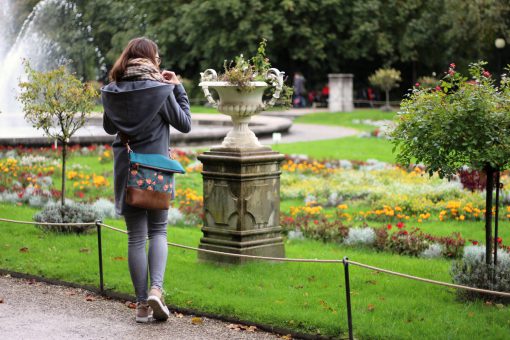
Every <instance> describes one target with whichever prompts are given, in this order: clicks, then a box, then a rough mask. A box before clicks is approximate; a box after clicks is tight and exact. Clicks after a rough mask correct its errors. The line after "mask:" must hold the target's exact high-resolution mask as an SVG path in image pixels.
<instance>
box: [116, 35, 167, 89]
mask: <svg viewBox="0 0 510 340" xmlns="http://www.w3.org/2000/svg"><path fill="white" fill-rule="evenodd" d="M157 54H158V45H156V43H155V42H154V41H152V40H150V39H147V38H145V37H141V38H135V39H132V40H131V41H130V42H129V43H128V44H127V46H126V48H125V49H124V51H122V53H121V55H120V57H119V58H118V59H117V60H116V61H115V64H113V67H112V69H111V71H110V74H109V78H110V81H120V80H121V79H122V76H123V74H124V72H125V71H126V67H127V64H128V61H129V59H134V58H145V59H149V60H150V61H152V62H153V63H154V65H156V66H157V65H158V63H157V61H156V55H157Z"/></svg>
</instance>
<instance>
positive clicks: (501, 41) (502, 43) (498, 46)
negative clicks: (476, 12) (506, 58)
mask: <svg viewBox="0 0 510 340" xmlns="http://www.w3.org/2000/svg"><path fill="white" fill-rule="evenodd" d="M494 46H496V49H497V50H498V72H499V79H500V80H501V75H502V74H503V70H502V67H501V55H502V54H503V49H504V48H505V46H506V41H505V39H503V38H496V40H494Z"/></svg>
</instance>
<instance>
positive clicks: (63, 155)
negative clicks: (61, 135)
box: [61, 141, 67, 206]
mask: <svg viewBox="0 0 510 340" xmlns="http://www.w3.org/2000/svg"><path fill="white" fill-rule="evenodd" d="M66 157H67V143H66V141H64V142H63V143H62V196H61V202H62V206H64V205H65V203H66V198H65V196H66V195H65V192H66Z"/></svg>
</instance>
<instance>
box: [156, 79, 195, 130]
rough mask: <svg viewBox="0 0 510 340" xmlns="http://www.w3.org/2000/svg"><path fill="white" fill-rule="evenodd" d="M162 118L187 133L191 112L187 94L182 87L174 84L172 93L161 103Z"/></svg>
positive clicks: (189, 126)
mask: <svg viewBox="0 0 510 340" xmlns="http://www.w3.org/2000/svg"><path fill="white" fill-rule="evenodd" d="M161 114H162V116H163V119H164V120H165V121H166V122H167V123H168V124H170V125H172V126H173V127H174V128H176V129H177V130H179V131H181V132H184V133H187V132H189V131H190V130H191V113H190V108H189V100H188V95H187V94H186V90H184V87H183V86H182V85H181V84H179V85H175V87H174V89H173V91H172V93H171V94H170V95H169V96H168V98H167V100H166V101H165V103H164V104H163V107H162V110H161Z"/></svg>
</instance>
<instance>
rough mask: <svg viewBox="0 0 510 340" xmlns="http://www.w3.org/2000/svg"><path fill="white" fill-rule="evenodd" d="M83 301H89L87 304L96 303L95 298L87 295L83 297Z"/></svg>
mask: <svg viewBox="0 0 510 340" xmlns="http://www.w3.org/2000/svg"><path fill="white" fill-rule="evenodd" d="M85 301H89V302H90V301H96V298H95V297H93V296H92V295H87V296H85Z"/></svg>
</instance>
